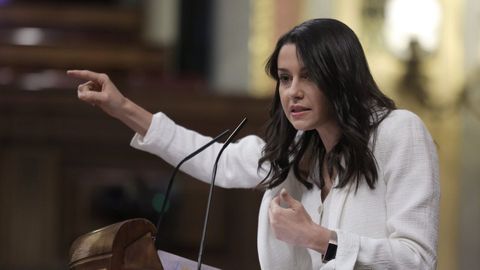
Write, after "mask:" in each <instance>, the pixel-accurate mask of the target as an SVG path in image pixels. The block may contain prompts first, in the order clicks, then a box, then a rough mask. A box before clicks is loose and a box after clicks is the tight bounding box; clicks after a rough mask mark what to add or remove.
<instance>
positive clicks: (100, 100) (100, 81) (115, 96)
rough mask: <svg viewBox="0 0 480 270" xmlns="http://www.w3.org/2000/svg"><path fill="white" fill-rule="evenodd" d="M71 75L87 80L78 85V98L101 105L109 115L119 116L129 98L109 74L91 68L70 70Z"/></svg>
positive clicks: (94, 104) (68, 72)
mask: <svg viewBox="0 0 480 270" xmlns="http://www.w3.org/2000/svg"><path fill="white" fill-rule="evenodd" d="M67 74H68V75H69V76H72V77H75V78H78V79H82V80H85V81H87V82H86V83H83V84H80V85H79V86H78V90H77V94H78V98H79V99H81V100H83V101H85V102H88V103H90V104H92V105H93V106H98V107H100V108H101V109H102V110H103V111H105V112H106V113H108V114H109V115H111V116H113V117H115V118H119V117H121V115H122V113H123V112H122V108H123V105H124V104H125V102H126V101H127V99H126V98H125V97H124V96H123V95H122V93H120V91H119V90H118V89H117V87H116V86H115V85H114V84H113V82H112V81H111V80H110V78H109V77H108V75H107V74H101V73H96V72H92V71H89V70H68V71H67Z"/></svg>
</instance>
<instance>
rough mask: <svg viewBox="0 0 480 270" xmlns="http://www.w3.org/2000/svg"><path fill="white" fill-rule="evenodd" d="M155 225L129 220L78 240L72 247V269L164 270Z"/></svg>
mask: <svg viewBox="0 0 480 270" xmlns="http://www.w3.org/2000/svg"><path fill="white" fill-rule="evenodd" d="M156 231H157V230H156V228H155V226H154V225H153V224H152V223H151V222H150V221H148V220H146V219H141V218H139V219H130V220H126V221H122V222H119V223H115V224H112V225H109V226H107V227H104V228H101V229H98V230H95V231H93V232H90V233H87V234H84V235H82V236H80V237H78V238H77V239H76V240H75V241H74V242H73V244H72V246H71V247H70V263H69V269H70V270H140V269H141V270H163V266H162V263H161V261H160V259H159V257H158V254H157V250H156V248H155V245H154V239H153V237H154V236H155V235H156Z"/></svg>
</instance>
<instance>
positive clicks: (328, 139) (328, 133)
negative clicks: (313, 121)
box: [317, 120, 342, 153]
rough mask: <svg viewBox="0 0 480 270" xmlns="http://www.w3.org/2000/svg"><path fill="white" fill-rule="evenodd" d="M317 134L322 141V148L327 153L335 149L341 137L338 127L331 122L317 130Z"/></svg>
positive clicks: (334, 122)
mask: <svg viewBox="0 0 480 270" xmlns="http://www.w3.org/2000/svg"><path fill="white" fill-rule="evenodd" d="M317 132H318V135H320V138H321V139H322V142H323V146H325V150H326V151H327V153H329V152H330V151H331V150H332V149H333V147H335V145H336V144H337V143H338V140H339V139H340V136H341V135H342V131H341V129H340V127H339V126H338V124H337V122H336V121H333V120H332V121H329V122H327V123H325V124H324V125H322V126H321V127H319V128H317Z"/></svg>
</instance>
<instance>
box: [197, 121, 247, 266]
mask: <svg viewBox="0 0 480 270" xmlns="http://www.w3.org/2000/svg"><path fill="white" fill-rule="evenodd" d="M246 122H247V118H246V117H244V118H243V120H242V121H241V122H240V124H238V126H237V127H236V128H235V130H234V131H233V132H232V133H231V134H230V136H229V137H228V138H227V140H226V141H225V142H224V143H223V146H222V148H221V149H220V151H219V152H218V154H217V158H216V159H215V163H214V165H213V172H212V181H211V182H210V192H209V193H208V201H207V209H206V212H205V220H204V222H203V231H202V240H201V241H200V249H199V252H198V263H197V270H200V269H201V268H202V255H203V249H204V246H205V236H206V234H207V224H208V216H209V214H210V205H211V203H212V197H213V187H214V186H215V176H216V175H217V166H218V161H219V160H220V156H221V155H222V153H223V151H224V150H225V148H227V146H228V145H229V144H230V143H231V142H232V140H233V139H234V137H235V136H236V135H237V133H238V132H239V131H240V129H241V128H242V127H243V126H244V125H245V123H246Z"/></svg>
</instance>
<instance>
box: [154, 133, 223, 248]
mask: <svg viewBox="0 0 480 270" xmlns="http://www.w3.org/2000/svg"><path fill="white" fill-rule="evenodd" d="M228 132H230V130H228V129H227V130H225V131H224V132H222V133H220V134H219V135H218V136H217V137H215V138H213V139H212V140H211V141H209V142H208V143H206V144H205V145H204V146H202V147H200V148H199V149H197V150H195V152H193V153H191V154H190V155H188V156H186V157H185V158H184V159H182V160H181V161H180V162H179V163H178V165H177V166H176V167H175V169H174V170H173V172H172V175H171V176H170V180H169V181H168V187H167V192H166V193H165V197H164V198H163V203H162V209H161V210H160V215H159V217H158V221H157V235H156V236H155V247H156V248H157V249H160V237H158V234H159V232H160V225H161V224H162V221H163V216H164V215H165V211H166V208H167V207H166V206H167V203H168V198H169V197H170V191H171V190H172V186H173V180H174V179H175V176H176V175H177V173H178V171H179V169H180V166H182V164H183V163H185V162H186V161H188V160H189V159H191V158H193V157H194V156H196V155H197V154H199V153H200V152H202V151H203V150H205V149H206V148H207V147H209V146H210V145H212V144H213V143H214V142H216V141H218V140H219V139H220V138H222V137H223V136H225V134H227V133H228Z"/></svg>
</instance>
